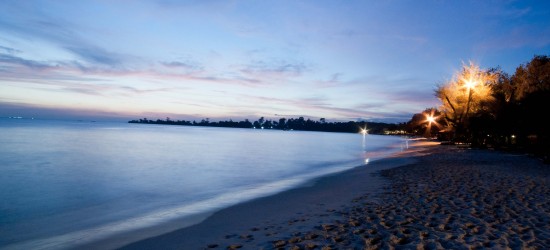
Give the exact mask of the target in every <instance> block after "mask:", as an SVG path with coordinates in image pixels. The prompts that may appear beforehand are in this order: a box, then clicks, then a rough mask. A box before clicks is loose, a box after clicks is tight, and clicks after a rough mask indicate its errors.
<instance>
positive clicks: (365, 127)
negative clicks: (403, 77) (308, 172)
mask: <svg viewBox="0 0 550 250" xmlns="http://www.w3.org/2000/svg"><path fill="white" fill-rule="evenodd" d="M128 123H140V124H162V125H181V126H203V127H223V128H250V129H276V130H300V131H319V132H341V133H367V132H368V133H369V134H386V135H389V134H392V135H396V134H401V135H403V134H406V132H405V130H404V126H405V124H394V123H383V122H366V121H359V122H355V121H348V122H327V121H326V119H325V118H321V119H319V120H318V121H314V120H311V119H309V118H308V119H304V117H299V118H297V119H294V118H289V119H286V118H280V119H279V120H278V121H273V120H269V119H265V118H264V117H261V118H260V119H258V120H257V121H252V122H251V121H249V120H248V119H245V120H244V121H233V120H229V121H217V122H216V121H210V119H208V118H206V119H202V120H201V121H200V122H197V121H186V120H171V119H170V118H168V117H167V118H166V119H165V120H161V119H157V120H149V119H147V118H143V119H139V120H131V121H129V122H128Z"/></svg>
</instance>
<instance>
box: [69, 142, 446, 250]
mask: <svg viewBox="0 0 550 250" xmlns="http://www.w3.org/2000/svg"><path fill="white" fill-rule="evenodd" d="M425 143H428V144H432V145H433V144H437V143H435V142H426V141H419V140H411V144H410V145H409V148H408V149H406V150H405V151H403V152H398V153H396V156H399V155H401V154H405V155H411V154H418V152H419V151H422V150H423V149H424V148H423V147H425V145H423V144H425ZM412 162H413V159H412V158H410V157H400V156H399V157H395V156H389V157H386V158H383V159H379V160H376V161H372V162H370V163H368V164H366V165H361V166H357V167H354V168H352V169H349V170H345V171H343V172H337V173H333V174H329V175H326V176H321V177H318V178H316V179H314V180H312V181H310V182H309V183H307V184H305V185H301V186H298V187H295V188H292V189H290V190H287V191H283V192H281V193H277V194H274V195H270V196H267V197H261V198H257V199H254V200H251V201H248V202H244V203H239V204H236V205H233V206H231V207H228V208H225V209H222V210H220V211H218V212H215V213H213V214H211V215H210V216H208V217H206V218H205V219H204V220H202V221H200V220H199V221H200V222H199V223H197V224H195V225H191V226H188V227H182V226H180V227H179V228H175V227H177V225H178V222H176V221H174V222H173V223H171V224H170V225H169V226H170V227H171V228H172V230H173V231H172V232H168V233H166V232H164V233H162V234H160V235H158V236H152V237H149V238H145V239H141V240H137V241H136V240H131V239H136V238H137V237H136V235H137V236H139V235H151V234H154V233H155V231H154V230H156V229H155V228H152V229H143V230H140V231H138V232H135V233H126V234H123V235H119V236H117V237H112V238H109V239H105V240H100V241H97V242H93V243H90V244H86V245H81V246H79V249H97V248H101V249H113V248H115V249H116V248H118V249H151V248H162V249H171V248H172V247H170V245H172V244H173V245H178V246H181V245H182V244H184V245H186V247H185V249H202V248H205V247H207V245H209V244H214V243H211V242H210V241H216V239H217V238H222V241H224V242H226V241H227V242H230V241H231V240H232V239H231V238H232V237H227V236H228V234H230V233H229V232H234V233H235V234H239V233H238V232H239V231H242V232H246V231H249V230H250V229H251V228H257V227H259V226H261V224H265V223H271V224H273V225H275V224H283V225H286V224H288V221H293V220H297V219H295V218H294V217H296V215H297V214H302V215H307V214H311V213H313V212H314V213H315V214H317V215H320V214H324V213H326V210H327V209H333V210H334V209H338V208H339V207H340V206H344V205H345V204H347V203H349V201H350V200H351V199H354V198H356V197H357V196H361V195H364V194H365V193H375V192H377V191H378V190H379V189H380V187H381V185H382V184H384V183H385V182H386V181H385V180H384V179H383V178H381V177H379V176H373V174H374V173H375V172H378V171H379V170H381V169H387V168H393V167H397V166H401V165H406V164H410V163H412ZM352 180H355V181H352ZM362 180H368V181H370V183H364V182H362ZM349 183H354V185H349ZM365 184H366V185H365ZM334 187H339V188H338V189H334ZM329 217H330V216H329ZM298 220H303V218H301V219H298ZM302 222H303V221H302ZM301 224H304V223H301ZM306 224H307V223H306ZM162 227H164V226H162V225H161V226H159V228H162ZM301 227H303V225H301ZM151 230H152V231H151ZM162 231H166V228H162ZM258 231H259V230H258ZM157 232H161V231H157ZM181 235H183V236H181ZM240 236H242V235H240V234H239V236H238V237H240ZM182 238H185V239H193V240H189V241H187V240H184V241H185V242H183V243H182V242H177V241H178V240H176V239H182ZM150 241H159V242H162V243H160V244H161V245H158V244H157V243H153V245H154V246H153V247H150V246H149V247H147V246H143V247H140V246H138V245H142V242H150ZM215 244H220V245H221V244H223V243H215ZM174 249H177V247H175V248H174Z"/></svg>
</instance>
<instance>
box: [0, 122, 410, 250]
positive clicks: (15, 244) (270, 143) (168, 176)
mask: <svg viewBox="0 0 550 250" xmlns="http://www.w3.org/2000/svg"><path fill="white" fill-rule="evenodd" d="M405 147H407V138H404V137H398V136H384V135H371V134H353V133H328V132H308V131H281V130H267V129H265V130H264V129H241V128H214V127H192V126H171V125H151V124H129V123H126V122H90V121H54V120H38V119H8V118H0V249H78V246H80V245H85V244H91V243H93V242H94V241H100V240H105V239H108V238H109V237H114V236H116V235H119V234H124V233H127V234H128V233H131V232H132V231H136V230H143V229H147V228H149V227H158V226H159V225H162V224H163V223H169V222H171V221H175V220H180V221H182V223H181V227H183V226H186V225H187V226H188V225H191V224H193V223H197V222H199V221H200V219H199V220H197V217H200V216H199V215H202V216H203V217H207V216H208V214H211V213H213V212H215V211H217V210H220V209H222V208H225V207H228V206H231V205H235V204H238V203H241V202H245V201H249V200H252V199H255V198H259V197H264V196H269V195H273V194H276V193H279V192H282V191H285V190H289V189H292V188H295V187H298V186H301V185H307V184H308V183H311V182H312V181H314V180H315V178H318V177H321V176H325V175H329V174H334V173H337V172H341V171H345V170H348V169H351V168H354V167H368V166H369V165H368V164H369V163H370V162H373V161H376V160H378V159H381V158H384V157H387V156H389V155H390V154H392V153H396V152H399V151H402V150H404V148H405ZM186 218H190V219H189V220H188V222H189V223H187V224H185V223H183V221H185V219H186ZM191 218H194V219H193V220H192V219H191Z"/></svg>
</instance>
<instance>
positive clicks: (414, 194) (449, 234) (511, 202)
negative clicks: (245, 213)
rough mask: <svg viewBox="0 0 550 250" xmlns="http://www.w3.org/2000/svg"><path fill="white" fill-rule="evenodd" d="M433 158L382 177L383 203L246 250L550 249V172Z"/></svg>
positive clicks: (455, 154) (501, 162) (353, 208)
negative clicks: (384, 181)
mask: <svg viewBox="0 0 550 250" xmlns="http://www.w3.org/2000/svg"><path fill="white" fill-rule="evenodd" d="M430 152H431V154H427V155H423V156H420V157H418V160H419V161H418V162H417V163H415V164H412V165H407V166H403V167H398V168H393V169H388V170H382V171H380V172H378V174H380V175H381V176H383V177H385V178H388V179H389V180H390V181H391V182H390V184H389V185H387V186H386V187H385V188H384V190H383V192H381V193H379V194H378V195H376V197H369V196H368V195H365V196H362V197H357V198H356V199H354V200H353V201H352V202H350V205H349V206H345V207H342V208H341V209H336V210H334V209H331V210H327V213H329V214H328V215H326V218H327V219H328V220H327V219H323V217H322V216H314V217H315V218H311V217H309V218H308V219H307V220H308V221H309V223H304V227H303V230H301V231H294V232H292V233H290V234H288V235H286V234H285V233H277V234H273V235H269V237H267V239H269V240H266V238H265V237H264V238H262V239H263V242H262V240H260V241H259V242H253V241H248V242H244V243H243V244H244V245H245V246H247V247H248V248H253V249H550V166H548V165H544V164H542V163H541V162H539V161H538V160H536V159H532V158H529V157H527V156H517V155H509V154H503V153H499V152H494V151H490V150H475V149H460V148H456V147H454V146H437V147H436V148H431V149H430ZM335 215H336V216H335ZM335 218H336V219H335ZM303 221H305V219H297V220H295V221H289V222H288V223H289V225H294V224H300V223H303ZM312 221H313V224H312ZM315 224H316V225H315ZM306 225H315V226H313V227H312V228H310V229H308V228H307V226H306ZM294 226H295V225H294ZM285 230H286V229H285V228H281V227H280V228H278V231H279V232H285ZM262 231H264V230H256V231H254V233H261V232H262ZM266 231H268V230H266ZM217 247H218V245H216V248H217ZM221 247H222V246H220V248H221ZM229 248H231V247H229Z"/></svg>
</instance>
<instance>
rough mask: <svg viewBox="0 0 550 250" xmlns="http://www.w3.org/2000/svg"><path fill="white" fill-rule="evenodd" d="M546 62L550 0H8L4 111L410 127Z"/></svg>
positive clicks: (1, 78)
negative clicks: (472, 68)
mask: <svg viewBox="0 0 550 250" xmlns="http://www.w3.org/2000/svg"><path fill="white" fill-rule="evenodd" d="M548 54H550V1H506V0H502V1H489V0H488V1H467V0H464V1H462V0H461V1H458V0H457V1H443V0H433V1H429V0H426V1H423V0H420V1H412V0H411V1H405V0H401V1H400V0H387V1H379V0H377V1H368V0H365V1H353V0H349V1H336V0H334V1H324V0H310V1H300V0H289V1H286V0H278V1H270V0H266V1H248V0H246V1H245V0H243V1H214V0H203V1H198V0H197V1H175V0H174V1H172V0H150V1H145V0H132V1H130V0H118V1H111V0H105V1H101V0H98V1H88V0H82V1H38V0H37V1H34V0H28V1H19V0H13V1H12V0H2V1H0V117H8V116H24V117H36V118H45V119H46V118H52V119H54V118H59V119H102V120H127V119H137V118H143V117H147V118H150V119H157V118H161V119H165V118H166V117H170V118H171V119H173V120H181V119H185V120H193V119H197V120H200V119H203V118H210V120H229V119H232V120H243V119H251V120H257V119H258V118H259V117H266V118H268V119H279V118H280V117H286V118H296V117H299V116H303V117H306V118H310V119H319V118H326V119H327V121H350V120H367V121H378V122H390V123H396V122H406V121H408V120H410V119H411V117H412V115H413V114H415V113H420V112H422V111H423V110H424V109H426V108H431V107H437V106H439V105H440V102H439V101H438V100H437V99H436V98H435V96H434V89H435V88H436V87H437V86H438V85H440V84H444V83H445V82H447V81H449V80H450V79H452V77H453V75H454V74H455V73H456V72H457V71H458V70H460V68H461V66H462V65H463V64H464V63H468V62H474V63H476V64H478V65H479V66H480V67H481V68H494V67H500V68H501V69H502V70H504V71H505V72H507V73H509V74H513V73H514V71H515V68H516V67H518V66H519V65H521V64H525V63H527V62H528V61H530V60H531V59H532V58H533V57H534V56H535V55H548Z"/></svg>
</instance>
